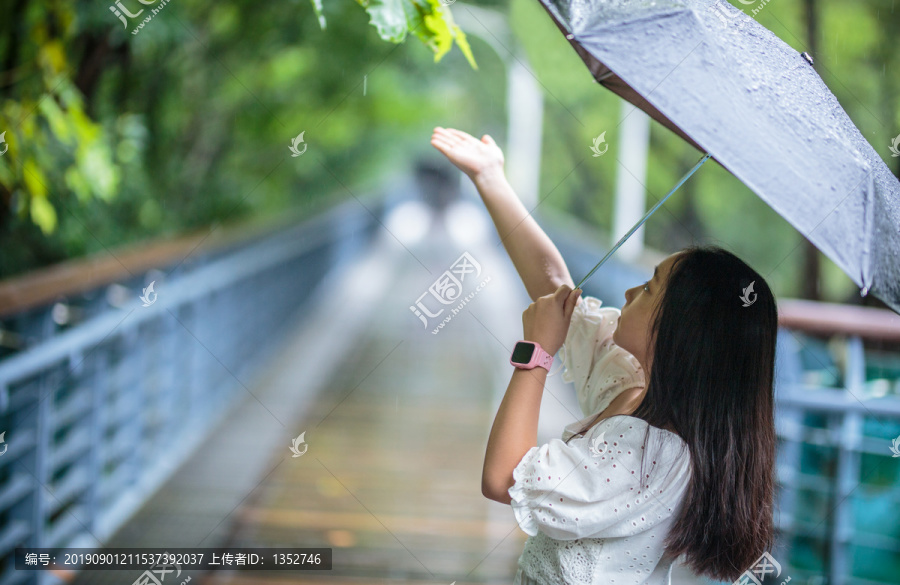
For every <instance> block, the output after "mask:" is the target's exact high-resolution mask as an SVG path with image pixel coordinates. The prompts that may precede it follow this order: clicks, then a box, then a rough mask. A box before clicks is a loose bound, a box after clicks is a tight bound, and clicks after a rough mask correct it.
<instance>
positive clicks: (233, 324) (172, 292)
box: [0, 199, 382, 585]
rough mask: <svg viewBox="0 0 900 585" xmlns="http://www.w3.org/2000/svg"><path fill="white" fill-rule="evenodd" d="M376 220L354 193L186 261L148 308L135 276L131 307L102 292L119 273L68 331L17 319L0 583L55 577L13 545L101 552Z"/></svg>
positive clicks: (8, 395) (2, 484)
mask: <svg viewBox="0 0 900 585" xmlns="http://www.w3.org/2000/svg"><path fill="white" fill-rule="evenodd" d="M376 205H382V204H381V203H376ZM370 207H371V205H370ZM376 228H377V221H376V219H375V216H374V215H373V214H372V213H371V212H370V211H369V209H368V208H366V207H364V206H362V205H360V202H359V201H354V200H353V199H349V200H347V201H346V202H345V203H343V204H341V205H338V206H337V207H335V208H333V209H331V210H330V211H329V212H328V213H325V214H322V215H319V216H317V217H315V218H314V219H312V220H308V221H305V222H302V223H300V224H297V225H294V226H291V227H288V228H287V229H282V230H280V231H278V232H276V233H274V234H270V235H268V236H265V237H260V238H256V240H255V241H252V242H249V243H248V242H243V243H241V244H240V245H237V246H231V247H230V248H229V249H220V250H218V251H215V252H210V253H208V254H207V255H206V259H205V260H204V261H203V262H202V263H197V262H194V263H193V264H186V265H184V266H182V267H181V268H179V270H177V271H173V273H172V276H169V277H167V279H166V281H165V282H164V284H163V285H161V286H160V285H159V283H157V287H156V293H157V295H158V296H157V297H155V299H154V302H152V304H149V306H144V305H145V304H147V303H144V302H142V301H141V300H140V299H139V298H138V297H139V296H140V295H141V294H142V293H141V290H142V289H141V287H142V286H146V282H141V281H139V280H136V279H132V281H131V282H130V283H129V285H128V286H126V287H125V288H126V289H130V290H131V294H130V296H129V298H128V299H127V301H126V302H124V304H121V305H120V306H116V305H115V304H110V303H109V302H108V298H109V295H104V294H101V293H102V292H103V291H104V290H107V287H109V286H113V287H115V286H118V287H119V288H120V289H121V288H122V287H121V285H115V284H113V283H112V281H111V282H107V283H105V285H104V286H95V288H94V289H93V290H92V291H87V292H86V293H85V294H84V295H82V296H80V297H79V299H80V301H79V299H73V301H72V303H71V305H62V306H64V307H65V306H79V303H80V305H81V306H83V307H86V308H85V309H84V311H85V312H86V313H88V314H89V317H88V318H85V319H83V320H82V321H80V322H78V323H77V324H74V325H72V326H70V327H67V328H65V329H62V330H59V329H60V328H58V327H54V326H53V325H52V321H53V320H54V315H53V312H54V305H52V304H48V303H45V304H44V305H43V306H39V307H36V308H34V307H30V308H29V309H28V311H27V320H26V321H23V320H22V318H21V317H15V316H14V318H12V319H10V320H8V321H7V326H6V329H7V330H8V329H9V328H10V325H9V323H14V324H17V325H19V326H20V329H21V331H22V332H23V333H22V334H21V336H20V338H21V339H31V340H32V343H31V344H30V346H28V347H26V348H24V349H22V350H21V351H18V352H17V353H12V354H11V355H7V356H6V357H4V358H3V359H0V432H3V431H5V432H6V434H5V446H6V448H7V452H5V453H3V454H2V456H0V585H13V584H19V583H28V584H38V583H42V584H43V583H50V582H57V581H55V580H53V579H54V578H53V577H52V576H49V575H48V574H46V572H45V571H33V572H26V571H14V555H13V552H14V549H15V547H48V548H49V547H82V546H83V547H92V546H95V545H96V544H97V542H98V541H99V542H101V543H102V542H104V541H105V540H106V539H108V538H109V537H110V536H111V535H112V534H113V533H114V531H116V530H117V529H118V528H119V527H121V526H122V525H123V523H124V522H125V521H126V520H127V519H128V518H129V517H130V516H131V515H132V514H133V513H134V512H135V511H136V510H137V508H138V507H139V506H140V505H141V504H142V503H143V502H144V501H145V500H146V499H147V498H148V497H149V496H150V495H151V494H152V493H153V492H154V491H155V490H156V488H157V487H158V486H160V485H161V484H162V483H163V482H164V481H166V479H167V478H168V477H169V476H170V474H171V473H172V472H173V471H174V470H175V469H177V467H178V465H179V463H180V462H182V461H184V460H185V458H186V457H187V456H189V455H190V454H191V452H192V451H193V450H194V449H195V447H196V445H198V444H199V442H200V441H201V440H202V439H203V438H204V436H205V435H206V433H207V432H208V431H209V430H210V429H212V428H213V427H214V426H215V424H216V423H217V422H218V421H219V420H221V418H222V417H223V416H224V415H226V414H227V412H228V410H229V409H230V408H231V407H232V406H234V405H235V404H236V403H237V400H236V399H237V398H240V397H242V396H243V395H244V392H245V389H244V388H242V386H243V382H241V381H242V380H243V381H246V380H249V379H250V378H251V377H252V376H253V374H254V372H255V371H256V370H257V369H258V367H259V365H260V364H261V363H262V361H263V360H264V359H265V358H266V357H267V356H268V355H270V350H272V349H274V348H275V347H277V346H278V343H279V341H280V338H281V336H282V334H283V333H285V331H284V327H285V326H286V325H287V324H289V323H290V322H291V320H292V318H293V317H294V316H296V315H297V313H298V311H299V310H301V308H302V306H303V302H304V299H305V298H306V297H307V295H308V294H310V292H311V291H312V289H313V288H314V287H315V285H316V284H317V283H318V282H320V281H321V280H322V279H323V277H324V276H325V275H326V273H328V272H329V271H330V270H331V269H333V268H334V267H335V266H337V265H339V264H342V263H343V262H345V261H346V260H348V259H350V258H352V257H353V256H355V255H357V253H358V251H359V249H360V248H361V247H363V246H365V245H366V242H367V241H368V240H369V239H370V238H371V236H372V234H373V233H374V230H375V229H376ZM171 256H172V257H171V258H170V261H171V262H172V263H174V262H177V261H179V260H181V258H182V256H181V255H175V254H172V255H171ZM160 267H161V268H162V267H165V265H161V266H160ZM145 274H146V272H142V273H141V274H140V278H143V277H144V276H145ZM154 274H157V273H154ZM158 274H162V273H158ZM112 296H115V295H112ZM148 300H149V298H148ZM24 302H26V303H27V300H26V301H24ZM59 306H61V305H60V304H59V303H57V304H56V305H55V307H56V310H57V311H58V310H59ZM58 316H59V315H56V318H57V322H58ZM16 319H18V321H17V320H16ZM47 331H52V332H53V334H52V335H47V334H43V335H41V332H44V333H46V332H47ZM14 333H15V332H14ZM35 340H36V341H35ZM0 449H2V447H0Z"/></svg>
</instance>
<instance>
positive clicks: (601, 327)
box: [559, 296, 644, 416]
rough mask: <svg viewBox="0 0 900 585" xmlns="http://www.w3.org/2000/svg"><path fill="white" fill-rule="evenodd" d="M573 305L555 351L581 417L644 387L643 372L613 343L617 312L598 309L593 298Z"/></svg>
mask: <svg viewBox="0 0 900 585" xmlns="http://www.w3.org/2000/svg"><path fill="white" fill-rule="evenodd" d="M581 300H582V302H581V303H578V304H577V305H575V311H574V312H573V313H572V321H571V322H570V324H569V331H568V333H567V334H566V340H565V342H564V343H563V345H562V347H561V348H560V350H559V357H560V360H561V361H562V363H563V370H562V379H563V381H565V382H574V383H575V392H576V394H577V396H578V403H579V405H580V406H581V410H582V411H583V412H584V415H585V416H590V415H593V414H597V413H599V412H602V411H603V410H605V409H606V407H607V406H609V404H610V403H611V402H612V401H613V400H614V399H615V398H616V396H618V395H619V394H621V393H622V392H624V391H625V390H628V389H630V388H634V387H641V388H643V387H644V370H643V368H641V364H640V362H639V361H638V360H637V358H635V357H634V356H633V355H632V354H631V353H630V352H628V351H626V350H625V349H623V348H621V347H619V346H618V345H616V344H615V343H614V342H613V339H612V336H613V333H614V332H615V330H616V326H617V325H618V322H619V317H620V315H621V311H620V310H619V309H617V308H615V307H601V306H600V305H601V304H602V301H600V299H598V298H596V297H591V296H582V297H581Z"/></svg>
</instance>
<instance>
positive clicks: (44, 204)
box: [31, 197, 56, 235]
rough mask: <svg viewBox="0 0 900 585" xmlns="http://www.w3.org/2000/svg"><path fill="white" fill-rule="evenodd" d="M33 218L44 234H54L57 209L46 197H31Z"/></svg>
mask: <svg viewBox="0 0 900 585" xmlns="http://www.w3.org/2000/svg"><path fill="white" fill-rule="evenodd" d="M31 220H32V221H33V222H34V223H35V224H37V226H38V227H39V228H41V231H42V232H44V235H49V234H52V233H53V231H54V230H55V229H56V210H55V209H53V206H52V205H50V202H49V201H47V198H46V197H32V198H31Z"/></svg>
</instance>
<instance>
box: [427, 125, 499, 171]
mask: <svg viewBox="0 0 900 585" xmlns="http://www.w3.org/2000/svg"><path fill="white" fill-rule="evenodd" d="M431 145H432V146H434V147H435V148H436V149H438V150H439V151H441V153H442V154H444V156H446V157H447V158H448V159H450V162H452V163H453V164H454V165H456V166H457V167H458V168H459V170H461V171H462V172H464V173H465V174H467V175H468V176H469V178H470V179H472V180H473V181H474V180H475V178H476V177H478V175H481V174H484V173H492V172H500V173H502V172H503V162H504V160H503V151H502V150H500V147H499V146H497V143H496V142H494V139H493V138H491V137H490V136H489V135H487V134H485V135H484V136H482V137H481V140H478V139H477V138H475V137H474V136H472V135H471V134H467V133H465V132H463V131H462V130H456V129H455V128H441V127H440V126H438V127H436V128H435V129H434V133H433V134H432V135H431Z"/></svg>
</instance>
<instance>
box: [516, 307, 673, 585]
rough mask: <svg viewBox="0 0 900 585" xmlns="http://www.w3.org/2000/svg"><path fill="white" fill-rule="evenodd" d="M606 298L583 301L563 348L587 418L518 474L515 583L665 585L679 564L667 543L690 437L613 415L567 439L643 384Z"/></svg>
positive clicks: (529, 456) (531, 455)
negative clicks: (520, 545) (616, 335)
mask: <svg viewBox="0 0 900 585" xmlns="http://www.w3.org/2000/svg"><path fill="white" fill-rule="evenodd" d="M600 304H601V302H600V300H599V299H597V298H594V297H590V296H584V297H582V303H580V304H579V305H577V306H576V307H575V312H574V313H573V315H572V322H571V325H570V326H569V332H568V334H567V336H566V341H565V344H564V345H563V347H562V348H561V349H560V359H561V360H562V361H563V364H564V366H563V368H564V369H563V374H562V379H563V380H564V381H566V382H574V383H575V390H576V393H577V395H578V401H579V404H580V406H581V408H582V411H583V412H584V414H585V415H586V417H585V418H583V419H581V420H579V421H576V422H574V423H572V424H569V425H566V427H565V430H564V431H563V433H562V439H552V440H551V441H550V442H549V443H546V444H544V445H540V446H537V447H532V448H531V449H529V450H528V452H527V453H526V454H525V455H524V457H523V458H522V460H521V461H520V462H519V464H518V465H517V466H516V468H515V469H514V470H513V479H514V480H515V483H514V484H513V485H512V487H510V488H509V495H510V497H511V498H512V502H511V506H512V509H513V512H514V514H515V517H516V521H517V522H518V524H519V527H520V528H521V529H522V530H523V531H524V532H525V533H527V534H528V535H529V537H528V539H527V540H526V542H525V548H524V550H523V551H522V554H521V556H520V557H519V562H518V571H517V572H516V577H515V581H514V584H515V585H537V584H540V585H556V584H559V585H580V584H600V583H603V584H609V583H612V584H614V585H626V584H634V585H638V584H641V585H642V584H648V585H649V584H652V585H658V584H662V585H667V584H668V583H669V579H670V574H671V573H670V571H671V567H672V565H673V562H674V561H675V560H676V559H675V558H674V557H672V556H671V555H667V554H666V551H665V548H664V546H663V540H664V539H665V537H666V534H667V533H668V529H669V527H670V526H671V524H672V522H673V521H674V519H675V515H676V513H677V512H678V509H679V505H680V503H681V501H682V498H683V496H684V493H685V491H686V489H687V485H688V480H689V479H690V474H691V468H690V454H689V452H688V450H687V445H686V444H685V443H684V441H683V440H682V439H681V438H680V437H679V436H678V435H676V434H675V433H671V432H669V431H666V430H663V429H659V428H657V427H652V426H650V425H648V424H647V423H646V422H644V421H642V420H641V419H638V418H634V417H631V416H626V415H616V416H612V417H609V418H607V419H604V420H603V421H601V422H599V423H597V424H596V425H594V426H593V427H591V428H590V429H589V430H588V431H587V432H586V433H585V434H584V435H582V436H577V437H574V438H572V439H571V440H570V441H569V442H568V443H565V442H564V441H565V440H566V439H568V438H569V437H572V436H573V435H575V434H577V433H578V432H579V431H581V430H582V429H583V428H584V427H585V426H587V425H588V424H590V423H591V422H592V421H593V420H594V418H595V416H596V415H597V414H599V413H600V412H602V411H603V410H605V409H606V407H607V406H609V404H610V402H612V400H613V399H614V398H615V397H616V396H618V395H619V394H620V393H621V392H623V391H625V390H627V389H629V388H633V387H635V386H640V387H643V386H644V373H643V370H642V369H641V366H640V362H638V361H637V359H636V358H635V357H634V356H633V355H631V354H630V353H629V352H627V351H626V350H624V349H622V348H621V347H619V346H617V345H616V344H614V343H613V341H612V334H613V332H614V331H615V329H616V324H617V322H618V318H619V315H620V311H619V309H616V308H615V307H604V308H601V307H600ZM642 457H643V462H642ZM642 463H643V469H642V467H641V465H642Z"/></svg>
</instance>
